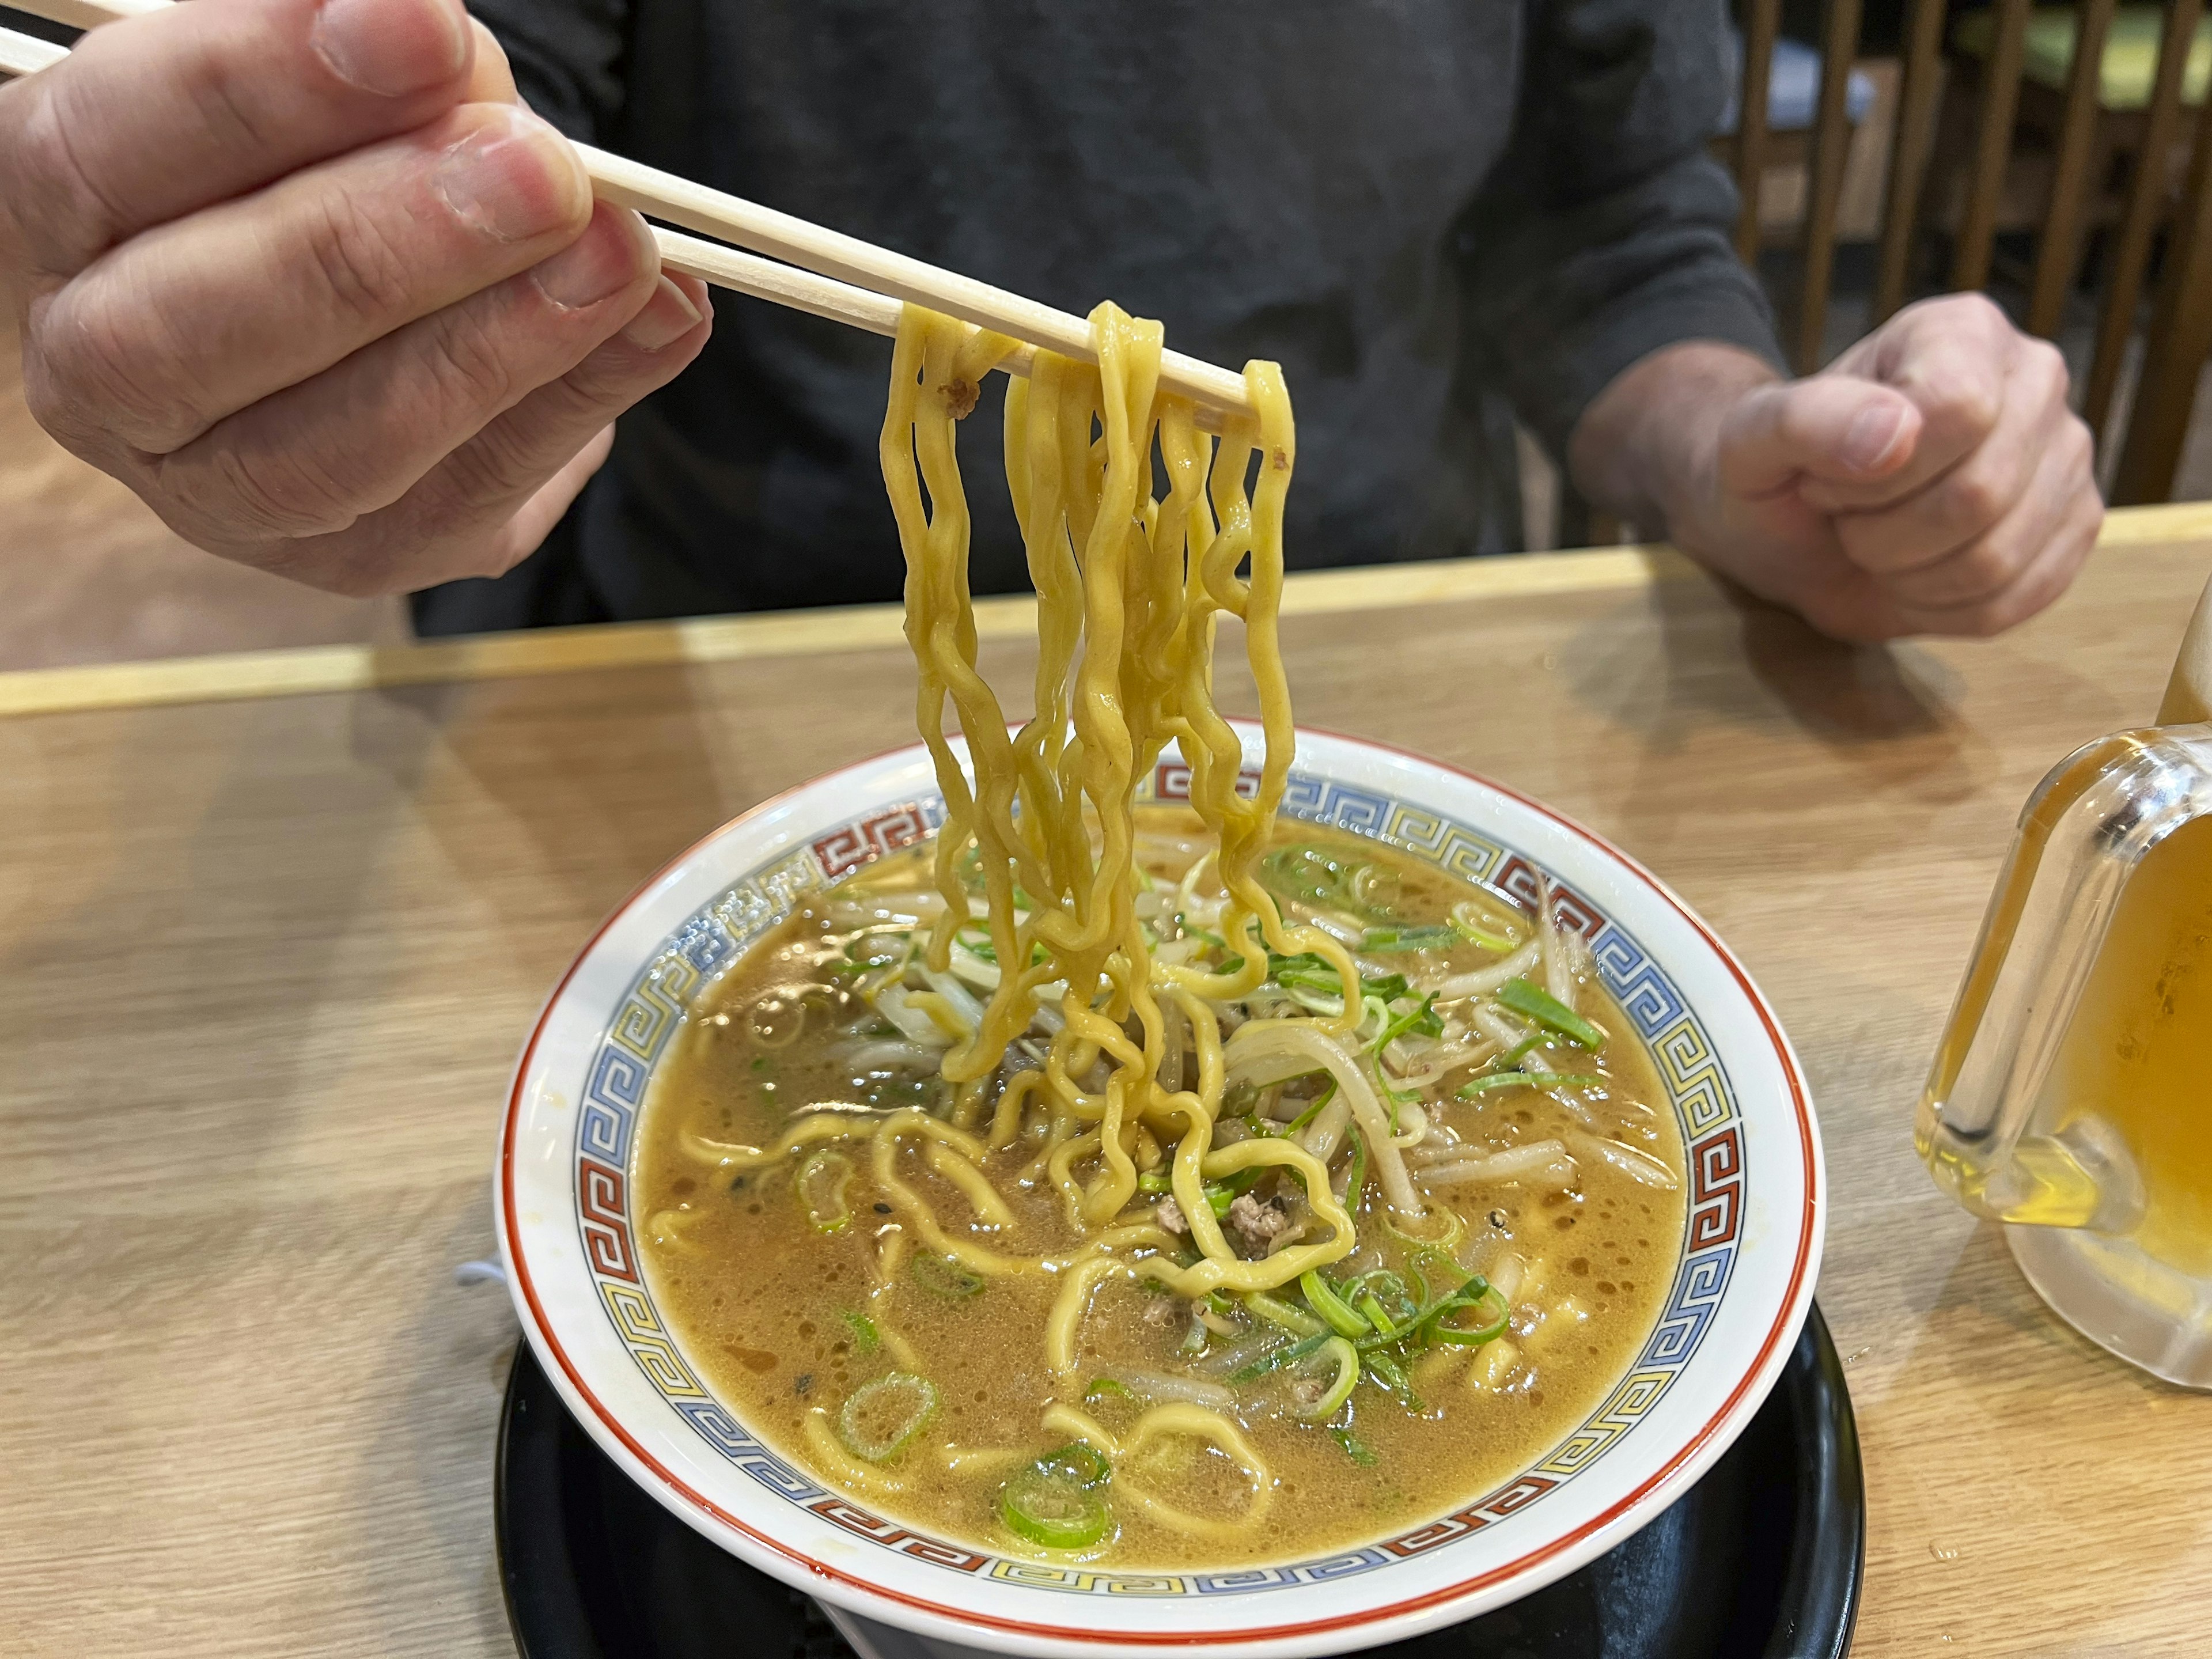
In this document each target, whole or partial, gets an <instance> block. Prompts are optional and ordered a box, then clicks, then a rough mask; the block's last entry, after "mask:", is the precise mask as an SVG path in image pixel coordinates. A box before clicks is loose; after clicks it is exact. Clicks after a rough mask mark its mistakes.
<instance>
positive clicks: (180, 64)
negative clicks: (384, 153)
mask: <svg viewBox="0 0 2212 1659" xmlns="http://www.w3.org/2000/svg"><path fill="white" fill-rule="evenodd" d="M474 51H475V40H474V36H473V34H472V33H471V29H470V27H469V21H468V17H467V15H466V14H465V12H464V11H463V10H462V9H461V7H460V4H459V0H322V3H317V0H194V3H193V4H191V5H182V6H171V7H168V8H167V9H162V10H160V11H155V12H149V13H148V14H146V15H143V16H139V17H133V18H130V19H126V20H125V21H120V22H116V23H110V24H107V25H106V26H105V27H100V28H98V29H94V31H92V32H91V33H88V34H87V35H86V36H85V37H84V38H83V40H81V41H80V42H79V43H78V45H77V47H76V51H75V52H72V53H70V57H69V59H68V60H67V61H66V62H64V63H60V64H55V65H54V66H53V67H52V69H48V70H41V71H40V73H39V74H37V75H33V76H28V77H27V78H26V79H25V80H22V81H21V82H15V83H12V84H10V85H9V87H7V88H5V89H4V90H0V158H4V159H5V162H6V166H5V169H4V170H5V172H6V173H7V175H8V190H7V191H6V196H5V200H4V208H0V244H13V246H14V251H15V252H16V254H17V255H18V256H19V257H20V259H21V263H22V264H27V265H28V266H29V267H31V268H32V269H33V270H38V271H40V272H43V273H45V274H46V275H48V276H53V277H58V278H66V277H68V276H74V275H75V274H76V272H77V271H78V270H82V269H83V267H84V266H85V265H87V264H89V263H90V262H91V261H92V260H93V259H94V258H96V257H98V256H99V255H100V253H101V252H105V251H106V249H107V248H110V247H112V246H114V245H115V244H116V243H118V242H120V241H123V240H126V239H128V238H129V237H131V236H132V235H135V234H137V233H138V232H139V231H141V230H143V229H145V228H148V227H149V226H151V225H156V224H161V223H163V222H166V221H167V220H171V219H174V218H177V217H179V216H182V215H184V214H187V213H190V212H192V211H194V210H197V209H199V208H203V207H205V206H207V205H208V204H210V203H214V202H220V201H224V200H227V199H228V198H229V197H234V196H236V195H239V194H240V193H241V192H243V191H248V190H252V189H255V188H257V187H258V186H260V185H264V184H267V183H269V182H270V180H271V179H277V178H281V177H283V175H284V174H286V173H291V172H294V171H295V170H296V169H298V168H300V167H304V166H306V165H307V164H308V163H310V162H313V161H323V160H325V159H327V158H328V157H330V156H332V155H341V154H343V153H344V152H345V151H348V150H350V149H357V148H358V147H360V146H361V145H362V144H365V143H373V142H374V141H376V140H378V139H380V138H387V137H392V136H393V135H395V134H398V133H401V132H405V131H410V130H411V129H413V128H415V127H416V126H419V125H422V123H423V122H425V121H427V120H429V119H432V118H435V117H436V116H438V115H440V114H441V113H443V112H444V111H445V110H446V109H447V108H448V107H450V106H452V105H453V104H455V103H456V102H458V101H459V100H460V98H461V96H462V94H464V92H465V89H466V88H467V86H468V83H469V75H470V70H471V63H472V60H473V57H474Z"/></svg>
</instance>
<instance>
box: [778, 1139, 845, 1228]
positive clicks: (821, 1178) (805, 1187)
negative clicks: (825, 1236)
mask: <svg viewBox="0 0 2212 1659" xmlns="http://www.w3.org/2000/svg"><path fill="white" fill-rule="evenodd" d="M852 1184H853V1160H852V1159H851V1158H848V1157H846V1156H845V1154H844V1153H842V1152H831V1151H829V1150H827V1149H824V1150H823V1151H821V1152H815V1153H812V1154H811V1155H810V1156H809V1157H808V1158H807V1160H806V1162H805V1163H804V1164H800V1165H799V1173H798V1174H797V1175H796V1176H793V1178H792V1182H791V1189H792V1191H793V1192H794V1193H796V1194H798V1195H799V1202H800V1203H801V1204H804V1205H805V1206H806V1219H807V1222H808V1223H809V1225H811V1226H812V1227H813V1229H814V1231H816V1232H817V1233H838V1232H842V1231H845V1229H846V1228H847V1227H848V1226H849V1225H851V1224H852V1220H853V1212H852V1211H851V1210H850V1209H848V1208H847V1207H846V1204H845V1188H848V1187H849V1186H851V1185H852Z"/></svg>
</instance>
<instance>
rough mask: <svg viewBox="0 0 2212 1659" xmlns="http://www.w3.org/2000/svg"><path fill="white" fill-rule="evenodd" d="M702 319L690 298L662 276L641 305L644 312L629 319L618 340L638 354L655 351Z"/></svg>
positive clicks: (676, 338) (671, 342)
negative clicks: (631, 346)
mask: <svg viewBox="0 0 2212 1659" xmlns="http://www.w3.org/2000/svg"><path fill="white" fill-rule="evenodd" d="M703 320H705V319H704V318H703V317H702V314H701V313H700V310H699V307H696V306H695V305H693V304H692V303H691V296H690V295H688V294H686V293H685V292H684V290H683V289H680V288H678V287H677V286H676V284H675V283H671V282H670V281H669V280H668V278H666V277H665V276H663V277H662V278H661V279H660V282H659V286H657V287H656V288H654V289H653V297H652V298H651V299H650V300H647V301H646V302H645V309H644V310H642V311H641V312H639V313H637V315H636V316H635V317H633V318H631V319H630V320H629V327H627V328H625V329H624V330H623V331H622V337H623V339H625V340H627V341H629V343H631V344H632V345H634V346H635V347H636V348H637V349H639V350H640V351H658V350H659V349H660V348H661V347H663V346H665V345H672V344H674V343H676V342H677V341H678V340H680V339H682V338H683V337H684V336H685V335H687V334H689V333H690V331H692V330H693V329H695V328H696V327H698V326H699V325H700V323H701V322H702V321H703Z"/></svg>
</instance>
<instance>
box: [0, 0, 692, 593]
mask: <svg viewBox="0 0 2212 1659" xmlns="http://www.w3.org/2000/svg"><path fill="white" fill-rule="evenodd" d="M0 179H6V180H7V181H8V183H7V188H6V189H5V190H4V191H0V292H4V295H5V297H6V299H7V301H9V303H10V304H11V305H12V306H13V307H14V308H15V313H16V316H17V319H18V322H19V325H20V327H21V338H22V349H23V369H24V381H25V386H26V390H27V394H28V397H29V400H30V404H31V408H32V411H33V414H34V415H36V416H37V417H38V419H39V421H40V424H42V425H43V426H45V427H46V429H47V430H48V431H50V432H51V433H52V434H53V435H54V436H55V437H56V438H57V439H58V440H59V441H61V442H62V443H63V444H64V445H65V446H66V447H68V448H70V450H72V451H74V452H75V453H76V454H78V455H80V456H82V457H83V458H84V459H86V460H88V461H90V462H91V463H92V464H93V465H95V466H98V467H100V469H101V470H103V471H107V472H111V473H112V474H114V475H115V476H116V477H118V478H120V479H122V480H123V481H124V482H125V483H127V484H129V485H130V486H131V488H132V489H134V490H136V491H137V493H138V494H139V495H141V496H143V498H144V499H145V500H146V501H148V502H149V504H150V505H151V506H152V507H154V509H155V511H156V512H157V513H160V514H161V517H162V518H163V519H164V520H166V521H167V523H168V524H169V525H170V526H172V527H173V529H175V530H176V531H177V532H178V533H179V534H180V535H182V536H184V537H185V538H187V539H188V540H191V541H192V542H195V543H197V544H198V545H200V546H202V547H204V548H206V549H208V550H210V552H214V553H218V554H221V555H222V556H224V557H226V558H231V559H236V560H238V561H240V562H243V563H246V564H252V565H258V566H260V567H262V568H265V569H270V570H274V571H277V572H279V573H281V574H284V575H288V576H291V577H295V578H296V579H298V580H302V581H306V582H310V583H313V585H314V586H319V587H325V588H330V589H332V590H335V591H337V592H344V593H357V594H367V593H383V592H402V591H405V590H408V589H412V588H417V587H422V586H428V585H429V584H431V583H434V582H437V581H442V580H448V579H450V578H453V577H457V576H482V575H493V574H497V573H499V572H500V571H502V570H504V569H506V568H507V567H509V566H510V565H512V564H513V563H514V562H516V561H518V560H519V559H520V558H521V557H523V556H524V555H526V554H527V553H528V552H529V551H530V550H532V548H534V547H535V546H536V545H537V544H538V542H539V540H541V539H542V538H543V537H544V533H545V532H546V531H547V530H548V529H549V528H550V526H552V524H553V522H554V521H555V520H556V519H557V518H558V517H559V516H560V513H561V512H562V509H563V508H564V507H567V505H568V501H570V500H571V499H572V498H573V497H574V495H575V493H576V491H577V490H578V489H580V488H581V487H582V485H583V483H584V481H585V480H586V478H587V477H589V476H590V475H591V472H592V470H593V469H594V468H595V467H597V466H598V465H599V462H600V461H601V460H602V459H604V458H605V453H606V449H607V446H608V443H609V441H610V440H611V426H610V422H612V420H613V419H614V417H615V416H616V415H617V413H618V412H619V411H620V410H623V409H625V408H627V407H628V406H629V404H632V403H634V402H635V401H636V400H637V399H638V398H641V397H643V396H644V395H645V394H646V393H647V392H651V391H653V389H654V388H655V387H657V386H661V385H663V384H664V383H665V382H666V381H667V380H669V379H671V377H672V376H673V375H675V374H676V373H677V372H678V370H680V369H682V368H684V366H685V365H686V364H687V363H689V362H690V361H691V360H692V358H693V357H695V356H697V354H698V351H699V349H700V347H701V346H702V345H703V344H704V343H705V341H706V337H707V333H708V317H709V314H710V313H709V307H708V301H707V296H706V290H705V289H704V288H703V287H702V285H700V284H699V283H696V282H694V281H693V280H691V279H690V278H685V277H669V276H663V275H661V273H660V270H659V260H658V258H656V256H655V253H654V250H653V242H652V239H651V237H650V235H649V234H647V230H646V228H645V225H644V222H643V221H642V220H641V219H640V218H639V217H638V216H636V215H635V214H634V213H631V212H629V211H627V210H618V209H613V208H609V207H605V206H603V205H599V206H595V205H594V204H593V202H592V195H591V189H590V185H589V183H588V181H587V180H586V178H585V177H584V173H583V170H582V168H581V167H580V164H579V162H578V161H577V159H576V156H575V154H574V151H573V150H572V149H570V148H569V146H568V144H567V143H566V142H565V141H563V140H562V138H561V137H560V136H559V135H558V134H556V132H554V131H553V130H552V129H551V128H550V127H548V126H547V125H545V124H544V123H543V122H542V121H539V120H538V118H535V117H534V116H532V115H531V114H530V113H529V112H528V111H526V109H524V108H523V107H521V106H520V102H519V100H517V98H516V96H515V92H514V87H513V82H512V80H511V79H510V78H509V76H508V75H507V66H506V63H505V60H504V58H502V57H501V53H500V52H499V49H498V47H497V46H495V45H494V44H493V42H492V40H491V39H490V37H489V35H488V34H486V33H484V32H483V30H482V29H481V28H480V27H477V26H476V25H474V24H472V23H471V21H470V20H469V19H468V17H467V15H466V14H465V12H464V11H463V10H462V9H461V7H460V5H459V0H322V3H317V0H196V3H194V4H191V5H187V6H178V7H175V8H173V9H168V10H164V11H161V12H157V13H155V14H152V15H147V16H143V17H139V18H134V19H131V20H130V21H125V22H118V23H112V24H109V25H107V26H106V27H102V28H100V29H99V30H96V31H95V32H94V33H92V34H90V35H88V36H87V37H86V38H85V40H83V41H82V43H81V44H80V45H79V46H78V48H77V50H76V52H74V53H72V54H71V56H70V58H68V59H66V60H65V61H64V62H62V63H59V64H56V65H55V66H54V67H53V68H52V69H49V70H44V71H42V72H40V74H38V75H35V76H29V77H27V78H26V79H24V80H21V81H18V82H12V83H9V84H8V85H5V86H0Z"/></svg>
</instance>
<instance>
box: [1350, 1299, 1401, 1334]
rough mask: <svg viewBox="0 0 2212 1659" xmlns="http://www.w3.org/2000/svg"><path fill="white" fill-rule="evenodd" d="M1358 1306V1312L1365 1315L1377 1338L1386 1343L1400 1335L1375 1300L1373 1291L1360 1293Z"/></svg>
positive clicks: (1393, 1323)
mask: <svg viewBox="0 0 2212 1659" xmlns="http://www.w3.org/2000/svg"><path fill="white" fill-rule="evenodd" d="M1358 1309H1359V1311H1360V1312H1361V1313H1363V1314H1364V1315H1366V1316H1367V1322H1368V1323H1369V1324H1370V1325H1372V1326H1373V1327H1374V1328H1375V1334H1376V1335H1377V1336H1380V1337H1382V1338H1383V1339H1384V1340H1386V1341H1388V1340H1392V1339H1395V1338H1396V1337H1397V1336H1399V1335H1401V1334H1402V1333H1401V1332H1400V1330H1399V1329H1398V1326H1397V1323H1396V1322H1395V1321H1394V1320H1393V1319H1392V1318H1391V1317H1390V1316H1389V1313H1387V1312H1386V1311H1384V1310H1383V1304H1381V1303H1380V1302H1378V1301H1376V1299H1375V1292H1374V1291H1366V1290H1363V1291H1360V1292H1359V1299H1358Z"/></svg>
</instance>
